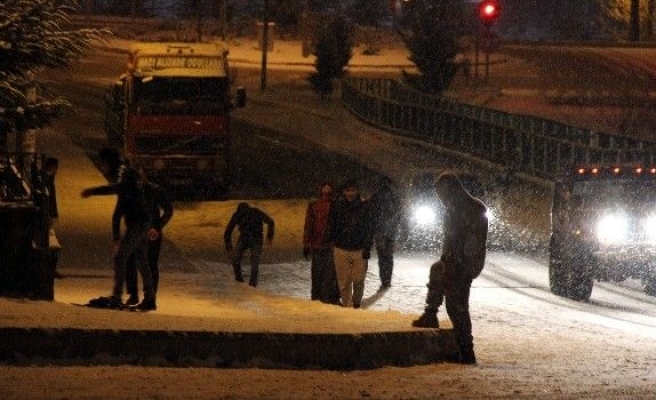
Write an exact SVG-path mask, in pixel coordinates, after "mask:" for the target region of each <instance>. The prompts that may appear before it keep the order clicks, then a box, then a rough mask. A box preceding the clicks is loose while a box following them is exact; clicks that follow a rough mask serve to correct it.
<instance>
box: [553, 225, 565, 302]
mask: <svg viewBox="0 0 656 400" xmlns="http://www.w3.org/2000/svg"><path fill="white" fill-rule="evenodd" d="M549 288H550V289H551V293H553V294H555V295H556V296H561V297H566V296H567V273H566V271H565V269H564V268H563V263H562V251H561V244H560V242H559V241H558V240H556V239H555V238H554V237H553V236H552V237H551V243H550V244H549Z"/></svg>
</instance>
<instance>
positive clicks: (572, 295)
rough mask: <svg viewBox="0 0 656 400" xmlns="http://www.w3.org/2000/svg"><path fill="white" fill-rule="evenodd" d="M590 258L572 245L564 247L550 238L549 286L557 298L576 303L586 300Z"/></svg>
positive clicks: (588, 285)
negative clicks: (567, 299)
mask: <svg viewBox="0 0 656 400" xmlns="http://www.w3.org/2000/svg"><path fill="white" fill-rule="evenodd" d="M589 264H590V257H588V256H586V251H585V250H584V249H581V248H580V247H578V246H576V245H574V246H571V244H569V245H565V244H564V243H562V242H561V241H560V240H558V239H557V238H555V237H554V236H552V238H551V246H550V256H549V286H550V288H551V292H552V293H553V294H555V295H557V296H562V297H567V298H569V299H572V300H576V301H583V300H588V299H589V298H590V295H591V294H592V286H593V283H594V281H593V279H592V274H591V273H590V269H589Z"/></svg>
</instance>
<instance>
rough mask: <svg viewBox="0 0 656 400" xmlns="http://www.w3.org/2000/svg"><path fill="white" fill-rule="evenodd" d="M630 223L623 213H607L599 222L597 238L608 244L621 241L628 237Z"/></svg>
mask: <svg viewBox="0 0 656 400" xmlns="http://www.w3.org/2000/svg"><path fill="white" fill-rule="evenodd" d="M628 228H629V224H628V221H627V218H626V216H624V215H622V214H607V215H605V216H603V217H602V218H601V219H600V220H599V223H598V224H597V231H596V232H597V238H598V239H599V240H600V241H601V242H602V243H606V244H613V243H620V242H622V241H623V240H625V239H626V236H627V233H628Z"/></svg>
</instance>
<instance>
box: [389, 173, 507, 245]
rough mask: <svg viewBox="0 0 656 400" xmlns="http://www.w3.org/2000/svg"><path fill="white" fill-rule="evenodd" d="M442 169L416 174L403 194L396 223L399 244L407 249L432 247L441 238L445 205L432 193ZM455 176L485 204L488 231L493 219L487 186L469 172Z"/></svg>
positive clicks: (492, 209) (478, 177)
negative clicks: (397, 225)
mask: <svg viewBox="0 0 656 400" xmlns="http://www.w3.org/2000/svg"><path fill="white" fill-rule="evenodd" d="M440 172H441V171H428V172H420V173H418V174H416V175H415V176H414V177H413V178H412V179H411V180H410V184H409V185H408V186H407V189H406V190H405V195H404V196H402V199H403V201H402V217H401V222H400V226H399V243H400V245H401V247H403V248H406V249H435V248H438V247H439V246H440V244H441V240H442V218H443V214H444V205H443V204H442V203H441V202H440V199H439V198H438V197H437V194H436V193H435V179H436V178H437V176H438V175H439V174H440ZM456 175H457V176H458V178H459V179H460V182H462V185H463V186H464V188H465V189H466V190H467V192H469V194H471V195H472V196H474V197H476V198H478V199H480V200H481V201H483V203H485V204H486V205H487V206H488V218H489V221H490V227H491V229H490V231H493V228H492V227H493V225H494V221H495V209H494V206H492V205H489V204H488V197H489V196H488V189H487V187H486V186H487V185H486V184H485V183H484V181H483V180H482V179H481V177H480V176H478V175H476V174H473V173H469V172H457V171H456Z"/></svg>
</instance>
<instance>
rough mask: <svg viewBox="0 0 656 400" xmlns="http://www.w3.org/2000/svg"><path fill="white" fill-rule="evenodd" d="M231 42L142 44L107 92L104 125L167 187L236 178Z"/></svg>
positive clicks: (222, 187)
mask: <svg viewBox="0 0 656 400" xmlns="http://www.w3.org/2000/svg"><path fill="white" fill-rule="evenodd" d="M227 56H228V47H227V44H226V43H224V42H212V43H173V42H168V43H164V42H163V43H136V44H133V45H132V46H131V47H130V48H129V55H128V63H127V71H126V73H125V74H123V75H122V76H121V77H120V79H119V80H117V81H116V82H115V83H114V84H112V86H111V88H110V90H109V93H108V95H107V97H106V108H105V110H106V111H105V131H106V133H107V136H108V139H109V141H110V143H112V144H114V145H117V146H119V147H121V148H122V149H123V150H124V152H125V154H126V156H127V157H129V158H130V160H131V161H133V162H135V163H137V164H138V165H139V166H140V167H143V168H144V170H145V172H146V174H147V175H148V176H149V178H150V179H151V180H154V181H156V182H158V183H160V184H162V185H166V186H180V185H183V186H190V185H192V186H200V187H203V188H213V189H215V190H218V191H222V192H225V193H227V191H228V188H229V185H230V180H231V157H230V150H231V149H230V143H231V135H230V113H231V111H232V110H233V109H234V108H235V107H236V106H239V107H243V106H244V105H245V102H246V94H245V91H244V90H243V89H242V88H240V89H238V90H237V95H236V101H233V95H232V89H231V87H232V83H233V82H232V79H231V76H230V70H229V68H228V58H227Z"/></svg>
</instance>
